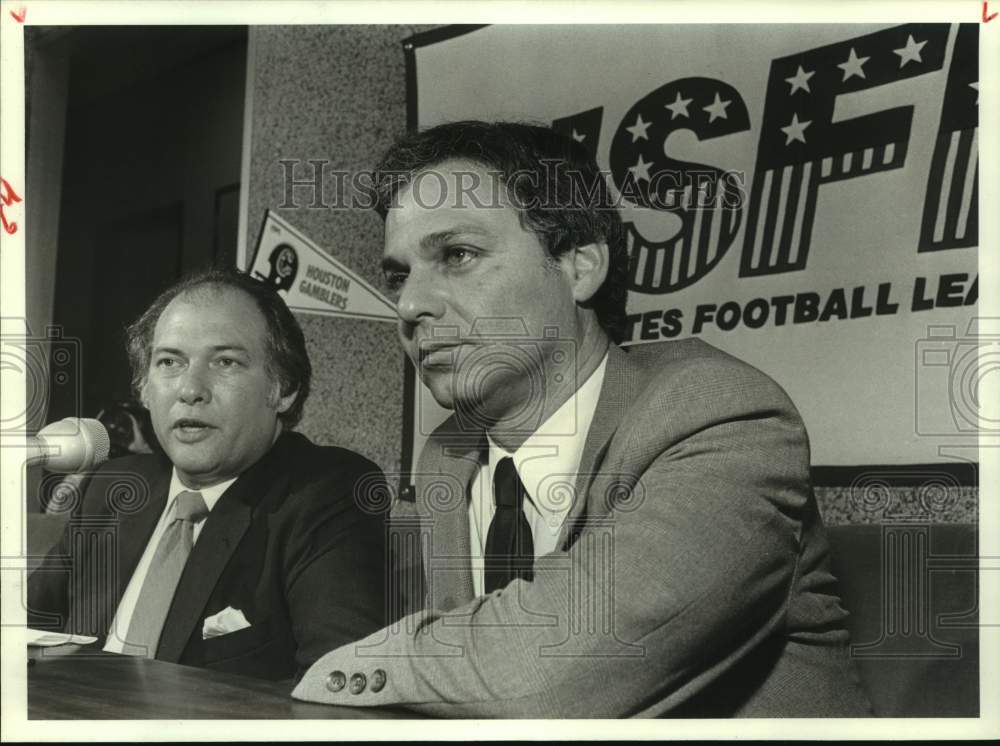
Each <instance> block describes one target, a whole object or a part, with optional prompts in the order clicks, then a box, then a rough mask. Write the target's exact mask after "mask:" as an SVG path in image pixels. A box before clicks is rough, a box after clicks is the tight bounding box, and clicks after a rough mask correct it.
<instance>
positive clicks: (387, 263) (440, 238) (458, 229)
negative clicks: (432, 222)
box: [382, 223, 492, 272]
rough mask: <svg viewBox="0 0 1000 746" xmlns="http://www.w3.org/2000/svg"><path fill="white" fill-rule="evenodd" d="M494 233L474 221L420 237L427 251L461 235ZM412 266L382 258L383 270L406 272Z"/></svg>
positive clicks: (422, 246)
mask: <svg viewBox="0 0 1000 746" xmlns="http://www.w3.org/2000/svg"><path fill="white" fill-rule="evenodd" d="M490 235H492V234H491V233H490V232H489V231H488V230H486V229H484V228H482V227H481V226H478V225H474V224H472V223H468V224H462V225H456V226H455V227H454V228H449V229H447V230H443V231H435V232H434V233H428V234H427V235H426V236H424V237H423V238H421V239H420V249H421V250H422V251H425V252H432V251H435V250H437V249H440V248H441V247H442V246H444V245H445V244H447V243H449V242H450V241H454V240H455V239H456V238H458V237H459V236H490ZM409 268H410V265H409V264H407V263H406V262H403V261H401V260H399V259H396V258H395V257H391V256H387V257H385V258H383V259H382V271H383V272H405V271H407V270H408V269H409Z"/></svg>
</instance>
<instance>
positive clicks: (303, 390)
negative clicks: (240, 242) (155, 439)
mask: <svg viewBox="0 0 1000 746" xmlns="http://www.w3.org/2000/svg"><path fill="white" fill-rule="evenodd" d="M203 287H214V288H232V289H234V290H240V291H242V292H244V293H246V294H247V295H249V296H250V298H252V299H253V301H254V303H255V304H256V306H257V309H258V310H259V311H260V312H261V314H262V315H263V317H264V321H265V322H266V327H267V337H266V339H265V340H264V343H265V347H266V348H267V351H268V361H267V371H268V373H269V374H270V375H271V376H272V377H273V378H275V379H276V380H277V381H278V382H279V384H280V387H281V395H282V396H287V395H288V394H290V393H292V392H298V395H297V396H296V397H295V401H294V402H292V406H290V407H289V408H288V409H287V410H286V411H284V412H281V413H280V414H279V415H278V419H280V420H281V423H282V425H284V427H285V428H286V429H291V428H293V427H294V426H295V425H296V424H298V422H299V420H301V419H302V408H303V407H304V406H305V403H306V399H307V398H308V397H309V387H310V384H311V382H312V364H311V363H310V362H309V353H308V352H307V351H306V341H305V337H304V335H303V334H302V328H301V327H300V326H299V322H298V321H296V319H295V316H294V315H293V314H292V312H291V311H289V310H288V306H286V305H285V302H284V301H283V300H282V299H281V297H280V296H279V295H278V293H277V292H275V290H274V289H273V288H272V287H271V286H269V285H266V284H265V283H263V282H260V281H259V280H255V279H254V278H253V277H251V276H250V275H248V274H245V273H243V272H240V271H238V270H236V269H228V268H215V269H210V270H206V271H204V272H199V273H198V274H194V275H191V276H189V277H186V278H183V279H182V280H180V281H179V282H177V283H176V284H174V285H172V286H171V287H169V288H167V289H166V290H164V291H163V292H162V293H160V295H159V297H157V299H156V300H155V301H153V303H152V305H151V306H150V307H149V308H148V309H146V311H145V313H143V314H142V316H140V317H139V318H138V319H136V321H135V322H134V323H132V324H131V325H130V326H129V327H128V328H127V329H126V336H127V340H128V356H129V361H130V363H131V365H132V386H133V388H134V389H135V391H136V394H137V395H140V393H141V389H142V386H143V384H144V383H145V382H146V376H147V374H148V371H149V360H150V355H151V353H152V346H153V332H154V331H155V329H156V322H157V321H159V320H160V315H161V314H162V313H163V310H164V309H165V308H166V307H167V305H168V304H169V303H170V301H172V300H173V299H174V298H176V297H177V296H179V295H182V294H184V293H188V292H191V291H192V290H197V289H199V288H203Z"/></svg>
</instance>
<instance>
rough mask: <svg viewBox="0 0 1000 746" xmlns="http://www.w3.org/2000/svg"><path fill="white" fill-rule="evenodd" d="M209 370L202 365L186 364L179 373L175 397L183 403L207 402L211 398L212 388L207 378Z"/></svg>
mask: <svg viewBox="0 0 1000 746" xmlns="http://www.w3.org/2000/svg"><path fill="white" fill-rule="evenodd" d="M208 376H209V372H208V370H207V369H206V368H205V367H204V366H202V365H196V364H194V363H192V364H190V365H188V367H187V369H186V370H185V371H184V372H183V373H182V374H181V378H180V381H179V386H178V388H177V398H178V399H180V400H181V401H182V402H184V403H185V404H195V403H198V402H202V403H205V402H208V401H211V399H212V388H211V386H210V385H209V380H208Z"/></svg>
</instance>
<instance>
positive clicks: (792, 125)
mask: <svg viewBox="0 0 1000 746" xmlns="http://www.w3.org/2000/svg"><path fill="white" fill-rule="evenodd" d="M810 124H812V121H808V122H800V121H799V115H798V114H792V121H791V122H789V123H788V126H787V127H782V128H781V131H782V132H784V133H785V145H791V144H792V140H798V141H799V142H803V143H804V142H805V141H806V136H805V130H806V127H808V126H809V125H810Z"/></svg>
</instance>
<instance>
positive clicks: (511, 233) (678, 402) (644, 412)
mask: <svg viewBox="0 0 1000 746" xmlns="http://www.w3.org/2000/svg"><path fill="white" fill-rule="evenodd" d="M380 174H381V175H382V176H383V177H384V178H383V179H382V180H381V181H380V186H381V189H380V192H379V197H380V204H381V206H382V208H383V212H384V214H385V215H386V224H385V231H386V237H385V253H384V260H383V267H384V268H385V272H386V276H387V281H388V284H389V286H390V288H392V289H393V290H394V291H395V293H396V296H395V297H396V302H397V308H398V311H399V315H400V326H399V335H400V340H401V342H402V344H403V347H404V349H405V350H406V351H407V353H408V354H409V355H410V357H411V358H412V360H413V362H414V365H415V366H416V367H417V370H418V371H419V374H420V377H421V379H422V381H423V382H424V384H425V385H426V386H427V387H428V388H429V389H430V391H431V393H432V394H433V396H434V398H435V399H436V400H437V401H438V403H439V404H441V405H443V406H445V407H447V408H450V409H453V410H454V412H455V413H454V415H453V416H452V417H451V418H450V419H449V420H447V421H446V422H445V423H444V424H443V425H441V426H440V427H439V428H437V429H436V430H435V431H434V433H433V434H432V435H431V437H430V439H429V440H428V442H427V444H426V445H425V447H424V449H423V453H422V455H421V458H420V461H419V466H418V469H417V473H416V475H415V482H416V489H415V493H414V496H413V497H412V498H411V499H407V498H406V497H405V496H401V498H400V499H398V500H397V501H396V503H395V505H394V507H393V518H394V520H395V521H396V522H397V524H398V526H399V530H400V532H401V537H402V538H401V539H400V541H399V546H401V547H402V546H407V545H409V546H414V547H419V546H425V547H426V548H427V549H428V550H429V551H427V552H425V553H424V554H423V556H422V557H421V558H419V559H417V558H415V557H414V556H413V555H410V556H407V555H406V554H404V555H403V556H401V567H403V568H405V567H406V565H407V564H410V565H411V566H415V567H416V569H417V571H418V572H419V571H420V570H422V573H420V575H418V576H417V581H414V582H413V584H412V585H410V586H408V589H412V590H413V591H415V593H411V598H414V599H416V601H417V603H416V605H417V606H421V605H422V606H423V607H424V608H423V609H422V610H420V611H417V612H415V613H414V614H412V615H409V616H406V617H404V618H403V619H402V620H400V622H399V623H398V624H395V625H393V626H392V627H389V628H387V629H384V630H380V631H379V632H376V633H373V634H372V635H370V636H369V637H367V638H365V639H363V640H361V641H359V642H357V643H353V644H349V645H346V646H343V647H341V648H339V649H336V650H333V651H331V652H330V653H328V654H327V655H325V656H323V657H322V658H320V659H319V660H318V661H317V662H316V664H315V665H313V667H312V668H311V669H310V670H309V671H308V672H306V674H305V676H303V678H302V680H301V681H300V682H299V684H298V686H297V687H296V689H295V690H294V691H293V696H295V697H298V698H301V699H306V700H312V701H317V702H329V703H334V704H351V705H396V706H398V705H405V706H408V707H412V708H414V709H416V710H420V711H423V712H427V713H432V714H436V715H446V716H463V717H477V716H478V717H482V716H494V717H620V716H644V717H655V716H670V715H672V716H711V717H727V716H737V715H739V716H750V717H780V716H790V717H794V716H798V717H805V716H810V717H824V716H858V715H866V714H869V707H868V703H867V700H866V697H865V695H864V693H863V692H862V690H861V688H860V684H859V681H858V679H857V676H856V675H855V673H854V671H853V669H852V665H851V661H850V660H849V657H848V653H847V632H846V629H845V627H844V618H845V612H844V610H843V609H842V608H841V607H840V604H839V599H838V596H837V593H836V588H835V581H834V578H833V577H832V576H831V574H830V572H829V569H828V556H827V554H828V550H827V542H826V538H825V536H824V532H823V527H822V523H821V521H820V516H819V513H818V510H817V506H816V502H815V498H814V497H813V494H812V490H811V488H810V485H809V446H808V440H807V437H806V432H805V429H804V427H803V425H802V422H801V420H800V418H799V416H798V413H797V412H796V411H795V408H794V406H793V405H792V403H791V402H790V401H789V400H788V397H787V396H786V395H785V393H784V392H783V391H782V390H781V389H780V388H779V387H778V385H777V384H775V383H774V382H773V381H772V380H771V379H769V378H768V377H767V376H765V375H764V374H763V373H761V372H760V371H758V370H756V369H754V368H752V367H750V366H749V365H746V364H745V363H742V362H740V361H739V360H736V359H735V358H732V357H730V356H729V355H726V354H725V353H723V352H721V351H719V350H716V349H715V348H713V347H710V346H709V345H707V344H705V343H703V342H701V341H700V340H697V339H688V340H682V341H678V342H667V343H663V344H658V345H650V346H642V347H639V348H633V349H632V350H623V349H621V348H619V347H618V346H617V344H616V343H617V342H618V341H620V340H621V338H622V336H623V329H624V324H625V300H626V290H627V285H628V283H627V268H628V256H627V250H626V243H625V235H624V230H623V227H622V223H621V219H620V217H619V216H618V214H617V211H616V210H615V209H614V206H613V205H612V204H611V203H610V200H609V195H608V194H607V187H606V184H605V182H604V181H603V175H602V174H601V173H600V172H599V170H598V167H597V164H596V163H595V162H594V160H593V158H592V157H591V156H590V155H589V154H588V153H587V152H586V151H585V149H584V148H583V147H582V146H580V145H579V144H578V143H576V142H574V141H572V140H570V139H568V138H564V137H561V136H558V135H556V134H555V133H553V132H552V131H550V130H547V129H545V128H541V127H534V126H529V125H522V124H510V123H497V124H488V123H483V122H458V123H450V124H444V125H440V126H438V127H435V128H432V129H430V130H428V131H426V132H423V133H420V134H416V135H413V136H410V137H408V138H405V139H404V140H403V141H402V142H401V143H398V144H397V146H396V147H394V148H393V149H392V150H391V151H390V153H389V154H388V155H387V156H386V158H385V159H384V160H383V162H382V165H381V167H380ZM424 177H427V178H424ZM421 580H422V582H420V581H421Z"/></svg>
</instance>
